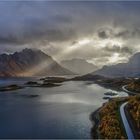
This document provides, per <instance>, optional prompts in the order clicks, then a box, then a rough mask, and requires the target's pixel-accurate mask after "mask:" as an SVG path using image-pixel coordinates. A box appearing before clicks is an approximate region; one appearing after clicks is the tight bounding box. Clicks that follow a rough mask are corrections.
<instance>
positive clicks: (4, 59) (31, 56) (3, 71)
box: [0, 48, 73, 77]
mask: <svg viewBox="0 0 140 140" xmlns="http://www.w3.org/2000/svg"><path fill="white" fill-rule="evenodd" d="M71 74H73V73H72V72H71V71H69V70H67V69H66V68H64V67H62V66H61V65H60V64H58V63H57V62H56V61H55V60H54V59H53V58H52V57H51V56H49V55H47V54H45V53H44V52H42V51H41V50H37V49H34V50H33V49H27V48H26V49H24V50H22V51H21V52H15V53H13V54H1V55H0V76H2V77H5V76H6V77H8V76H46V75H71Z"/></svg>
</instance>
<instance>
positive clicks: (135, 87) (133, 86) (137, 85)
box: [127, 79, 140, 92]
mask: <svg viewBox="0 0 140 140" xmlns="http://www.w3.org/2000/svg"><path fill="white" fill-rule="evenodd" d="M127 89H128V90H130V91H133V92H140V79H136V80H133V81H132V82H131V83H130V84H128V86H127Z"/></svg>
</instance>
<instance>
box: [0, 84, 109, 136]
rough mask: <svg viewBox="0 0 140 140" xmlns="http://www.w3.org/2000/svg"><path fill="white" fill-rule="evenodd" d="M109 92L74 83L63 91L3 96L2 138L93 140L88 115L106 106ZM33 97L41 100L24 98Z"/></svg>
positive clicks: (27, 90) (37, 90) (0, 97)
mask: <svg viewBox="0 0 140 140" xmlns="http://www.w3.org/2000/svg"><path fill="white" fill-rule="evenodd" d="M16 82H17V81H16ZM107 91H108V90H107V89H105V88H102V87H100V86H98V85H96V84H85V82H72V81H71V82H65V83H64V84H63V85H62V86H60V87H54V88H24V89H22V90H18V91H12V92H7V93H1V94H0V113H1V115H0V124H1V125H0V138H90V129H91V127H92V124H91V122H90V120H89V115H90V113H91V112H93V111H94V110H96V109H97V108H98V107H100V106H101V105H102V103H104V102H105V100H103V99H102V98H103V96H104V93H105V92H107ZM33 94H34V95H39V96H38V97H37V98H30V99H27V98H23V97H22V96H21V95H33Z"/></svg>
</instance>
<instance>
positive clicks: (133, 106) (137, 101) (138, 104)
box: [127, 95, 140, 138]
mask: <svg viewBox="0 0 140 140" xmlns="http://www.w3.org/2000/svg"><path fill="white" fill-rule="evenodd" d="M127 111H128V112H129V115H130V117H131V121H132V123H133V126H134V129H135V132H136V135H137V136H138V138H140V95H136V96H133V97H131V98H130V99H129V102H128V106H127Z"/></svg>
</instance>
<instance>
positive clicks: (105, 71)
mask: <svg viewBox="0 0 140 140" xmlns="http://www.w3.org/2000/svg"><path fill="white" fill-rule="evenodd" d="M91 74H92V75H102V76H106V77H140V52H138V53H136V54H134V55H133V56H132V57H131V58H130V59H129V61H128V62H127V63H120V64H116V65H112V66H104V67H103V68H102V69H100V70H97V71H95V72H93V73H91Z"/></svg>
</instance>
